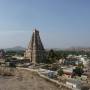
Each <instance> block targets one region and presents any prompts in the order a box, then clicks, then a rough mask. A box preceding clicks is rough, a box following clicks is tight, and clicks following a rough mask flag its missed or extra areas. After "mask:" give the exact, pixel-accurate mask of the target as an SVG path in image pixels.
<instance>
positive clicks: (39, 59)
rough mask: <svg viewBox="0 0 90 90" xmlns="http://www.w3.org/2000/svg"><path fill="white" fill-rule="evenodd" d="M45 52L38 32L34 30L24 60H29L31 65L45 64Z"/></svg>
mask: <svg viewBox="0 0 90 90" xmlns="http://www.w3.org/2000/svg"><path fill="white" fill-rule="evenodd" d="M45 56H46V54H45V50H44V47H43V44H42V42H41V39H40V36H39V31H38V30H36V29H35V30H34V31H33V34H32V37H31V40H30V42H29V45H28V48H27V49H26V52H25V58H27V59H30V61H31V62H32V63H34V64H35V63H44V62H45Z"/></svg>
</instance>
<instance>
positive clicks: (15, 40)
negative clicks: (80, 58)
mask: <svg viewBox="0 0 90 90" xmlns="http://www.w3.org/2000/svg"><path fill="white" fill-rule="evenodd" d="M34 28H37V29H38V30H39V31H40V36H41V39H42V42H43V44H44V46H45V48H67V47H71V46H85V47H86V46H88V47H90V0H0V48H8V47H14V46H23V47H27V45H28V43H29V41H30V38H31V35H32V30H33V29H34Z"/></svg>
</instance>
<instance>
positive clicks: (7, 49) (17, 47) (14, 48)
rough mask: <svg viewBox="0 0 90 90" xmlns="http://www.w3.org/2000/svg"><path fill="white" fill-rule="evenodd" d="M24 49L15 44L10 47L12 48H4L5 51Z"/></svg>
mask: <svg viewBox="0 0 90 90" xmlns="http://www.w3.org/2000/svg"><path fill="white" fill-rule="evenodd" d="M9 50H11V51H24V50H25V48H24V47H21V46H16V47H12V48H6V49H5V51H9Z"/></svg>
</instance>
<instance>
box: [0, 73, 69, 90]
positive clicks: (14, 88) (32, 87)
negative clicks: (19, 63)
mask: <svg viewBox="0 0 90 90" xmlns="http://www.w3.org/2000/svg"><path fill="white" fill-rule="evenodd" d="M0 90H68V89H66V88H65V87H59V86H57V85H55V84H53V83H51V82H49V81H47V80H45V79H43V78H41V77H40V76H38V75H37V74H35V73H32V72H26V71H19V72H18V73H17V74H16V76H13V77H0Z"/></svg>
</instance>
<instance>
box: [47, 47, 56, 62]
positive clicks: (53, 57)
mask: <svg viewBox="0 0 90 90" xmlns="http://www.w3.org/2000/svg"><path fill="white" fill-rule="evenodd" d="M56 60H57V58H56V54H55V52H54V50H53V49H51V50H50V51H49V53H48V61H49V62H50V63H55V62H56Z"/></svg>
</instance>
